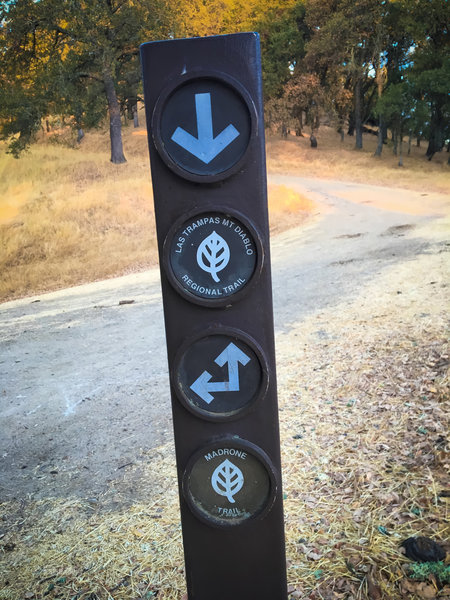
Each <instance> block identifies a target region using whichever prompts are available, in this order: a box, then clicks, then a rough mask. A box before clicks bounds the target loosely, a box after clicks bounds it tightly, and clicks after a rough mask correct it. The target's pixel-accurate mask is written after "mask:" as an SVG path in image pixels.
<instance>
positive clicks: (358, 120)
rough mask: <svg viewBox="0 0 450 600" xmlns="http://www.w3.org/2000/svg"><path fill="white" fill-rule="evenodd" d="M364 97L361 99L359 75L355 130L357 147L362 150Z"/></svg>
mask: <svg viewBox="0 0 450 600" xmlns="http://www.w3.org/2000/svg"><path fill="white" fill-rule="evenodd" d="M361 104H362V99H361V78H360V77H358V79H357V80H356V83H355V131H356V140H355V148H356V149H357V150H361V148H362V147H363V138H362V130H363V128H362V106H361Z"/></svg>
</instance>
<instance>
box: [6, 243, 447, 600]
mask: <svg viewBox="0 0 450 600" xmlns="http://www.w3.org/2000/svg"><path fill="white" fill-rule="evenodd" d="M447 266H448V261H447V262H446V257H445V255H444V254H443V253H436V254H427V255H421V256H419V257H415V258H414V260H411V261H409V262H408V263H403V264H402V265H397V266H394V267H390V268H389V269H386V270H385V271H384V272H383V273H381V274H380V275H379V276H378V277H377V278H376V279H375V280H374V281H373V282H372V283H370V284H369V285H367V286H366V287H365V288H364V289H363V290H361V291H360V293H359V294H358V295H357V296H355V297H354V298H352V299H350V301H349V300H347V301H342V302H341V303H337V304H336V305H335V306H334V307H331V308H327V309H325V310H322V311H320V312H317V313H315V314H313V315H311V316H309V317H308V318H306V319H305V320H304V321H302V322H301V323H296V324H294V325H292V327H291V329H290V330H289V331H288V332H285V333H280V334H279V335H278V337H277V352H278V362H279V365H280V366H279V373H278V379H279V401H280V426H281V441H282V458H283V479H284V498H285V500H284V502H285V523H286V543H287V560H288V579H289V585H290V597H291V598H296V599H297V598H304V599H306V598H308V599H310V600H314V599H317V600H318V599H325V600H328V599H329V600H331V599H333V600H334V599H339V598H342V599H344V598H345V599H347V600H351V599H354V600H364V599H367V600H369V599H372V600H373V599H375V600H378V599H388V600H397V599H398V600H400V599H402V598H417V599H421V598H429V599H432V598H440V599H443V598H449V597H450V591H449V586H448V585H444V587H442V586H441V587H439V585H438V584H437V582H436V580H433V579H428V580H426V581H415V580H412V579H411V578H408V573H407V566H408V564H410V561H409V560H408V559H407V558H406V557H405V556H404V555H403V554H402V553H401V552H400V549H399V543H400V541H401V540H403V539H405V538H408V537H410V536H413V535H422V536H427V537H430V538H432V539H435V540H436V541H437V542H440V543H441V544H445V543H446V541H447V542H448V539H449V526H448V523H449V494H448V491H449V488H448V486H449V480H448V470H449V464H450V457H449V452H448V450H449V445H448V440H447V437H446V436H447V433H448V414H449V413H448V405H449V376H448V361H449V344H448V337H447V335H446V333H447V331H448V330H447V329H446V327H447V322H446V319H447V314H446V311H447V307H448V287H447V286H448V282H447V281H446V272H447ZM431 274H432V275H431ZM430 281H433V282H434V283H433V286H432V289H430V285H429V282H430ZM399 289H401V290H402V294H397V291H398V290H399ZM135 468H136V466H134V465H130V466H129V467H128V469H130V470H133V469H135ZM144 476H145V477H146V478H147V479H148V502H147V503H145V504H135V505H133V506H129V507H124V508H120V507H119V508H115V509H113V510H109V511H105V510H102V502H101V499H100V501H99V502H98V503H94V504H92V503H90V502H88V501H86V502H82V501H80V500H78V499H66V500H62V499H55V498H48V499H47V500H45V501H33V500H23V501H20V502H10V503H7V504H3V505H2V506H1V511H0V515H1V521H0V535H1V539H0V543H1V548H0V551H1V563H2V566H1V569H2V570H1V586H2V587H1V589H0V600H19V599H21V598H26V599H27V600H31V599H33V598H36V599H37V598H44V597H47V598H48V599H49V600H50V599H53V598H61V599H64V600H66V599H67V600H69V599H71V600H97V599H98V600H103V599H105V600H109V599H111V598H114V599H115V600H122V599H123V600H135V599H137V598H139V599H143V600H151V598H156V597H157V598H158V600H180V599H181V598H182V597H183V594H184V593H185V582H184V572H183V553H182V542H181V527H180V523H179V512H178V492H177V485H176V473H175V466H174V449H173V447H172V445H171V444H167V445H165V446H164V447H160V448H159V449H156V450H153V451H152V452H150V453H149V454H148V456H147V464H146V466H145V475H144ZM119 504H120V503H119ZM447 550H448V547H447ZM447 556H448V554H447Z"/></svg>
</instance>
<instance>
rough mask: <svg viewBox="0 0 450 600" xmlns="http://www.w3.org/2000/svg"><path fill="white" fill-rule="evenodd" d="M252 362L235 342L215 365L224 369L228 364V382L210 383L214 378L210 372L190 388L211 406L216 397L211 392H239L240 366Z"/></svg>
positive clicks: (206, 372) (226, 349) (219, 357)
mask: <svg viewBox="0 0 450 600" xmlns="http://www.w3.org/2000/svg"><path fill="white" fill-rule="evenodd" d="M249 361H250V357H249V356H247V355H246V354H244V352H242V350H240V349H239V348H238V347H237V346H236V345H235V344H233V342H231V343H230V344H228V346H227V347H226V348H225V350H224V351H223V352H222V353H221V354H219V356H218V357H217V358H216V359H215V361H214V362H215V363H217V364H218V365H219V367H223V366H224V365H225V364H226V363H228V381H211V382H210V381H209V380H210V379H211V377H212V375H211V373H208V371H203V373H202V374H201V375H200V377H198V379H196V380H195V381H194V383H193V384H192V385H191V386H190V387H191V390H192V391H193V392H195V393H196V394H197V395H198V396H200V398H201V399H202V400H204V401H205V402H206V404H210V403H211V402H212V401H213V400H214V396H213V395H212V394H211V393H210V392H239V389H240V388H239V366H238V364H239V363H241V365H244V367H245V365H246V364H247V363H248V362H249Z"/></svg>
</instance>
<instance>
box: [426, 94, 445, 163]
mask: <svg viewBox="0 0 450 600" xmlns="http://www.w3.org/2000/svg"><path fill="white" fill-rule="evenodd" d="M443 145H444V136H443V118H442V110H441V106H440V105H439V104H436V103H435V104H432V106H431V122H430V140H429V142H428V148H427V151H426V153H425V156H426V157H427V158H428V160H431V159H432V158H433V156H434V155H435V154H436V152H440V151H441V150H442V148H443Z"/></svg>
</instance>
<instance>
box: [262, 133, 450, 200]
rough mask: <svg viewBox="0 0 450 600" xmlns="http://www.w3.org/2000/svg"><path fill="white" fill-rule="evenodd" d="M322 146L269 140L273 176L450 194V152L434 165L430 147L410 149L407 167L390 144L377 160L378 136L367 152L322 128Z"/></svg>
mask: <svg viewBox="0 0 450 600" xmlns="http://www.w3.org/2000/svg"><path fill="white" fill-rule="evenodd" d="M316 137H317V141H318V147H317V148H315V149H314V148H311V147H310V142H309V137H295V136H289V138H288V139H287V140H282V139H281V138H280V137H279V136H278V137H277V136H269V137H268V142H267V155H268V161H267V166H268V169H269V171H271V172H273V173H289V174H291V175H294V174H295V175H300V176H303V177H320V178H322V179H340V180H342V179H345V180H348V181H355V182H360V183H369V184H374V185H382V186H388V187H401V188H405V189H415V190H419V191H426V192H441V193H450V167H449V166H448V164H447V159H448V156H449V155H448V153H447V152H445V151H443V152H440V153H438V154H436V155H435V156H434V157H433V160H432V161H428V160H426V158H425V156H424V155H425V150H426V146H425V144H422V147H421V148H417V147H416V146H415V145H412V147H411V155H410V156H407V148H406V146H407V144H404V156H403V161H404V166H403V167H399V166H398V157H396V156H394V154H393V152H392V145H391V143H388V144H387V145H385V147H384V149H383V152H382V156H381V157H380V158H375V157H374V156H373V154H374V152H375V148H376V144H377V140H376V137H375V136H373V135H370V134H365V135H364V136H363V137H364V142H363V145H364V148H363V150H355V149H354V146H355V139H354V138H353V137H350V136H346V137H345V140H344V142H341V141H340V136H339V135H338V134H337V133H336V132H335V131H334V130H333V129H331V128H329V127H325V126H322V127H321V128H320V129H319V131H318V132H317V134H316Z"/></svg>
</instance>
